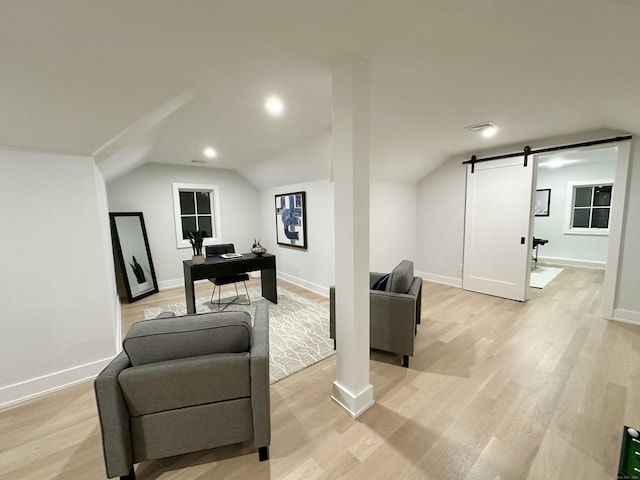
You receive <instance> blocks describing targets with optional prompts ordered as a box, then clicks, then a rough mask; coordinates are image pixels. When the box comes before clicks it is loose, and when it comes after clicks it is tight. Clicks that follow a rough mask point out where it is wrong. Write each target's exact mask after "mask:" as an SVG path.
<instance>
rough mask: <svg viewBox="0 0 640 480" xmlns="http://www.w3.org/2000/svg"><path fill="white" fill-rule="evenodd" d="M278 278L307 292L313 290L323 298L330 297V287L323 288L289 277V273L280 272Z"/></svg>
mask: <svg viewBox="0 0 640 480" xmlns="http://www.w3.org/2000/svg"><path fill="white" fill-rule="evenodd" d="M278 278H281V279H282V280H286V281H287V282H289V283H293V284H294V285H297V286H298V287H302V288H305V289H307V290H311V291H312V292H314V293H317V294H318V295H322V296H323V297H328V296H329V287H323V286H322V285H317V284H315V283H312V282H308V281H307V280H303V279H302V278H298V277H294V276H293V275H289V274H288V273H284V272H278Z"/></svg>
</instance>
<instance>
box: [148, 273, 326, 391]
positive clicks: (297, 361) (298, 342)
mask: <svg viewBox="0 0 640 480" xmlns="http://www.w3.org/2000/svg"><path fill="white" fill-rule="evenodd" d="M234 296H235V292H234V291H233V290H230V291H228V292H226V293H223V296H222V301H223V302H224V301H225V298H226V299H227V301H228V300H229V299H231V298H232V297H234ZM240 297H241V301H243V302H244V301H245V300H246V299H245V298H244V297H245V295H243V294H241V295H240ZM249 297H250V299H251V305H236V304H235V303H234V304H231V305H230V306H229V307H228V308H227V310H225V311H235V310H240V311H245V312H249V313H250V314H251V315H252V317H253V314H254V312H255V309H256V305H257V304H260V303H264V302H267V303H269V300H267V299H265V298H263V297H262V296H261V295H260V287H251V286H250V287H249ZM217 310H218V307H217V306H216V305H212V304H211V299H210V298H209V297H199V298H196V313H204V312H215V311H217ZM163 311H172V312H174V313H175V314H176V315H186V314H187V307H186V305H185V302H184V301H180V302H177V303H170V304H168V305H163V306H162V307H154V308H146V309H144V310H143V312H142V313H143V316H144V318H145V319H150V318H156V317H157V316H158V315H159V314H160V313H161V312H163ZM269 353H270V357H271V362H270V366H269V373H270V376H271V383H274V382H276V381H278V380H281V379H282V378H284V377H287V376H289V375H291V374H293V373H295V372H298V371H300V370H302V369H304V368H306V367H308V366H310V365H313V364H314V363H316V362H319V361H320V360H323V359H325V358H328V357H330V356H331V355H333V354H334V353H335V350H334V349H333V342H332V341H331V339H330V338H329V309H328V308H327V307H326V306H324V305H322V304H320V303H316V302H314V301H312V300H308V299H306V298H304V297H301V296H300V295H297V294H296V293H294V292H291V291H289V290H287V289H286V288H283V287H282V286H281V287H279V288H278V303H277V304H272V303H269Z"/></svg>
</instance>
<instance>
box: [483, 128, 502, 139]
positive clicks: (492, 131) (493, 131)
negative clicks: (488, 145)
mask: <svg viewBox="0 0 640 480" xmlns="http://www.w3.org/2000/svg"><path fill="white" fill-rule="evenodd" d="M497 131H498V128H497V127H495V126H494V127H487V128H485V129H484V130H482V136H483V137H484V138H490V137H493V136H494V135H495V134H496V132H497Z"/></svg>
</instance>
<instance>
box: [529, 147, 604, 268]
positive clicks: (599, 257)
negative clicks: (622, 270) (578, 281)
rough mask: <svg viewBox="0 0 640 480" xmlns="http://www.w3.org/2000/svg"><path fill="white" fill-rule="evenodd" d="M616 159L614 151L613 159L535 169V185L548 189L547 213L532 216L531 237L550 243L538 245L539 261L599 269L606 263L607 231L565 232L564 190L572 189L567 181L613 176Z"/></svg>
mask: <svg viewBox="0 0 640 480" xmlns="http://www.w3.org/2000/svg"><path fill="white" fill-rule="evenodd" d="M609 150H611V149H609ZM615 159H616V158H615V152H614V155H613V161H610V162H604V163H596V164H588V165H583V166H568V167H562V168H539V169H538V182H537V188H538V189H541V188H550V189H551V202H550V208H549V216H548V217H535V219H534V228H533V235H534V237H538V238H544V239H547V240H549V243H547V244H546V245H541V246H540V247H539V249H538V261H541V262H547V263H557V264H561V265H577V266H586V267H591V268H602V269H603V268H604V267H605V265H606V262H607V247H608V243H609V236H608V235H573V234H568V233H565V232H566V229H567V218H568V210H567V209H568V208H569V209H570V208H571V201H570V197H569V199H568V198H567V191H568V190H571V189H572V187H571V186H570V185H569V182H573V181H590V180H604V179H611V180H613V179H614V178H615V170H616V164H615ZM614 190H615V186H614ZM567 202H568V203H569V204H568V205H567Z"/></svg>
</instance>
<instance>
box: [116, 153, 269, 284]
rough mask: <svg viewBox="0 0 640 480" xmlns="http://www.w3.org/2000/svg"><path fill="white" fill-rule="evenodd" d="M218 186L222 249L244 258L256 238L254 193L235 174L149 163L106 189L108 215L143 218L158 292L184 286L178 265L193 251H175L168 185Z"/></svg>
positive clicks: (201, 168) (257, 209)
mask: <svg viewBox="0 0 640 480" xmlns="http://www.w3.org/2000/svg"><path fill="white" fill-rule="evenodd" d="M174 182H175V183H195V184H206V185H218V187H219V194H220V217H221V223H222V240H221V243H233V244H235V247H236V250H237V251H239V252H248V251H249V250H250V249H251V245H252V243H253V239H254V238H255V237H259V236H260V231H259V230H260V229H259V226H260V209H259V208H258V190H257V189H256V188H255V187H253V186H252V185H251V184H250V183H249V182H247V181H246V180H245V179H244V178H242V177H241V176H240V175H238V174H237V173H236V172H234V171H233V170H225V169H213V168H204V167H191V166H184V167H181V166H176V165H162V164H157V163H148V164H146V165H143V166H142V167H140V168H138V169H136V170H134V171H132V172H130V173H129V174H127V175H125V176H124V177H120V178H118V179H115V180H113V181H111V182H109V183H108V184H107V195H108V199H109V210H110V211H111V212H142V213H143V215H144V222H145V226H146V229H147V236H148V237H149V249H150V250H151V258H152V260H153V265H154V268H155V271H156V278H157V280H158V286H159V287H160V288H161V289H162V288H171V287H176V286H180V285H184V275H183V269H182V261H183V260H188V259H190V258H191V256H192V254H193V251H192V250H191V248H181V249H178V248H177V247H176V233H175V230H176V228H175V220H174V212H173V190H172V183H174Z"/></svg>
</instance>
